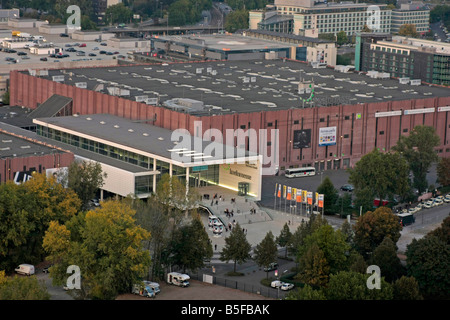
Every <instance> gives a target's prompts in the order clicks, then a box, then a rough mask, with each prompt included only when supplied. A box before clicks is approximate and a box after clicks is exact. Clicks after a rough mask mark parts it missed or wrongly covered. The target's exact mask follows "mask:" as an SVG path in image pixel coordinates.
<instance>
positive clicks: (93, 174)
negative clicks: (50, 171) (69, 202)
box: [58, 160, 107, 209]
mask: <svg viewBox="0 0 450 320" xmlns="http://www.w3.org/2000/svg"><path fill="white" fill-rule="evenodd" d="M106 178H107V174H106V173H103V172H102V166H101V164H100V163H98V162H91V161H85V160H83V161H74V162H72V163H71V164H70V166H69V169H68V171H67V172H64V171H60V173H58V179H60V180H61V182H62V184H63V185H67V186H68V187H69V188H70V189H72V190H73V191H75V193H76V194H77V195H78V198H79V199H80V200H81V202H82V205H83V209H88V208H89V201H90V200H91V199H93V198H94V197H95V194H96V192H97V191H98V190H99V189H100V188H101V187H103V185H104V183H105V179H106Z"/></svg>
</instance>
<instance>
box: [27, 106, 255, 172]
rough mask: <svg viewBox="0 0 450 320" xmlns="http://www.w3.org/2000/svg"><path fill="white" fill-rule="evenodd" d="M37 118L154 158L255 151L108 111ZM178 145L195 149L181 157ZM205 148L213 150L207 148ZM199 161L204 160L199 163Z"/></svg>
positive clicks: (208, 157) (186, 160) (188, 161)
mask: <svg viewBox="0 0 450 320" xmlns="http://www.w3.org/2000/svg"><path fill="white" fill-rule="evenodd" d="M39 122H42V123H44V126H45V125H47V124H48V125H49V126H50V125H54V126H55V127H58V128H61V129H66V130H71V131H76V132H78V133H80V134H85V135H88V136H91V137H93V138H97V139H99V140H103V141H106V142H105V143H106V144H109V143H111V144H118V145H121V146H122V148H132V149H134V150H137V153H140V154H149V156H155V158H158V157H159V158H161V160H163V161H164V160H166V159H171V160H173V161H175V162H178V163H179V164H180V165H183V164H185V165H186V166H191V165H193V164H195V165H200V164H206V162H208V164H210V163H211V161H218V163H223V160H224V159H232V158H235V157H237V156H244V155H245V156H251V155H256V154H254V153H252V152H249V151H245V150H243V149H237V148H233V147H229V146H227V148H228V149H227V150H225V146H224V145H223V144H221V143H217V142H211V141H206V140H202V139H201V138H197V137H193V136H191V135H189V134H188V133H187V131H186V130H182V131H180V132H174V131H171V130H168V129H164V128H161V127H156V126H153V125H149V124H146V123H141V122H134V121H132V120H129V119H125V118H121V117H117V116H113V115H110V114H93V115H75V116H67V117H52V118H41V119H36V120H35V123H37V124H39ZM176 141H178V143H177V144H176V143H175V142H176ZM179 149H185V150H184V151H192V153H194V151H195V153H194V154H193V155H186V156H184V157H182V155H179V154H177V153H176V152H177V151H183V150H179ZM219 149H220V150H222V153H220V152H217V150H219ZM205 150H208V151H212V152H211V153H210V152H206V151H205ZM213 150H214V151H213ZM238 150H239V151H238ZM203 152H205V154H204V156H205V157H204V158H202V155H201V154H200V153H203ZM193 157H196V158H193ZM197 157H198V158H197ZM202 161H204V162H205V163H201V162H202Z"/></svg>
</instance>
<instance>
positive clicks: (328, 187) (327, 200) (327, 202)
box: [317, 176, 339, 214]
mask: <svg viewBox="0 0 450 320" xmlns="http://www.w3.org/2000/svg"><path fill="white" fill-rule="evenodd" d="M317 192H318V193H319V194H323V202H324V203H323V210H324V213H325V214H334V213H335V212H334V210H335V206H334V205H335V204H336V200H337V199H338V197H339V195H338V190H337V189H336V188H335V187H334V185H333V182H331V179H330V178H329V177H328V176H326V177H325V178H324V179H323V181H322V183H321V184H320V185H319V187H317Z"/></svg>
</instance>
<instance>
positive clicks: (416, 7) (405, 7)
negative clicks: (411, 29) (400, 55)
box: [391, 2, 430, 33]
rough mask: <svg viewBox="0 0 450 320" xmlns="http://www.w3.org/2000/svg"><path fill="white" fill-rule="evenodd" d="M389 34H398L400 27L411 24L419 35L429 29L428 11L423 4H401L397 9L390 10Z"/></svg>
mask: <svg viewBox="0 0 450 320" xmlns="http://www.w3.org/2000/svg"><path fill="white" fill-rule="evenodd" d="M391 20H392V23H391V32H392V33H398V32H399V30H400V27H401V26H402V25H405V24H412V25H414V26H415V27H416V31H417V32H419V33H425V32H427V31H428V30H429V29H430V9H428V7H426V6H424V5H423V3H413V2H410V3H402V4H401V5H400V8H399V9H394V10H392V19H391Z"/></svg>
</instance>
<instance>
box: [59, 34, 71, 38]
mask: <svg viewBox="0 0 450 320" xmlns="http://www.w3.org/2000/svg"><path fill="white" fill-rule="evenodd" d="M59 36H60V37H63V38H68V37H69V35H68V34H67V33H60V34H59Z"/></svg>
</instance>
